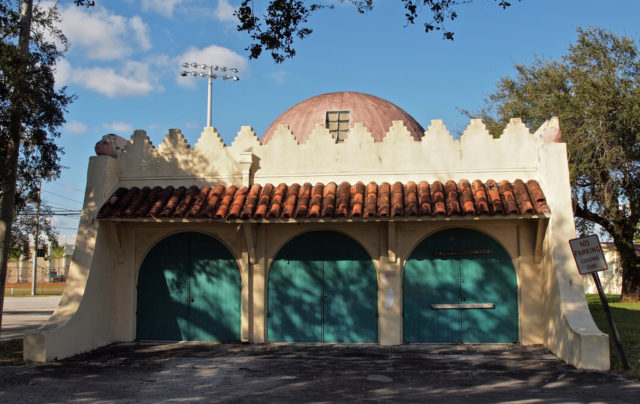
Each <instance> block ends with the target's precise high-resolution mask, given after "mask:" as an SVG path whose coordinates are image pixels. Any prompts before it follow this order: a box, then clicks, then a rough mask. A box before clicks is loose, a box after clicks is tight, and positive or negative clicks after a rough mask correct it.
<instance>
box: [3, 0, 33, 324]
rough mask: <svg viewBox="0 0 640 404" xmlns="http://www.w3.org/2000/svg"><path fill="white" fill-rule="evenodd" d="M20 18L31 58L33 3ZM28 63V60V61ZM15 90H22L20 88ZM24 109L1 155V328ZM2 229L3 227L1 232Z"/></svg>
mask: <svg viewBox="0 0 640 404" xmlns="http://www.w3.org/2000/svg"><path fill="white" fill-rule="evenodd" d="M20 11H21V17H20V38H19V39H18V47H19V48H20V51H21V52H22V54H23V55H25V56H28V55H29V42H30V39H31V14H32V13H33V0H22V3H21V9H20ZM25 60H26V59H25ZM16 90H18V91H19V90H20V88H17V89H16ZM22 130H23V129H22V110H21V108H20V106H19V105H15V106H13V108H12V113H11V122H10V123H9V131H10V134H11V137H10V139H9V142H8V144H7V152H6V155H5V156H0V157H2V158H4V159H5V161H6V162H7V166H6V167H7V171H6V172H5V173H3V179H2V193H3V195H2V212H1V213H0V220H1V221H3V222H4V226H3V227H4V234H2V235H0V240H2V247H0V249H1V251H0V326H1V325H2V310H3V309H4V288H5V285H6V283H7V265H8V263H9V246H10V245H11V244H10V238H11V227H12V226H13V215H14V212H15V209H14V205H15V199H16V181H17V178H18V157H19V156H20V142H21V140H22ZM1 230H2V229H1V228H0V231H1Z"/></svg>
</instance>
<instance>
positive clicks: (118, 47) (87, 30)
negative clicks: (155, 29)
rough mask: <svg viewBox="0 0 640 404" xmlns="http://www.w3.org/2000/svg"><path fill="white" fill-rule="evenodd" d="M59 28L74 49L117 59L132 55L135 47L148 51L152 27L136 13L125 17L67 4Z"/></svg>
mask: <svg viewBox="0 0 640 404" xmlns="http://www.w3.org/2000/svg"><path fill="white" fill-rule="evenodd" d="M61 13H62V23H61V25H60V28H61V29H62V32H64V34H65V35H66V36H67V38H68V39H69V43H70V44H71V48H72V49H81V50H83V51H84V52H85V54H86V56H87V57H88V58H89V59H97V60H114V59H122V58H125V57H127V56H129V55H130V54H131V53H133V51H134V46H135V47H137V48H139V49H142V50H149V49H150V48H151V38H150V35H149V27H148V26H147V24H145V23H144V21H143V20H142V19H141V18H140V17H138V16H134V17H131V18H127V17H123V16H121V15H118V14H114V13H112V12H111V11H108V10H106V9H105V8H103V7H99V6H98V7H93V8H90V9H84V8H81V7H76V6H75V5H71V4H70V5H68V6H67V7H66V8H64V9H63V10H62V11H61Z"/></svg>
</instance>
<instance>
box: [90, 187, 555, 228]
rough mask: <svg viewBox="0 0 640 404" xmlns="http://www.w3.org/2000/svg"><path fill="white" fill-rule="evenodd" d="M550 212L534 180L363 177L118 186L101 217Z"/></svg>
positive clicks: (317, 216) (232, 217)
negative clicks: (353, 179) (357, 179)
mask: <svg viewBox="0 0 640 404" xmlns="http://www.w3.org/2000/svg"><path fill="white" fill-rule="evenodd" d="M540 213H549V207H548V206H547V202H546V199H545V196H544V194H543V193H542V190H541V189H540V186H539V185H538V183H537V182H536V181H534V180H530V181H527V182H526V183H525V182H524V181H522V180H515V181H514V182H513V183H511V182H508V181H501V182H500V183H497V182H495V181H493V180H489V181H487V182H485V183H483V182H481V181H479V180H476V181H473V183H469V181H467V180H462V181H460V182H459V183H457V184H456V183H455V182H454V181H447V182H446V183H444V184H443V183H442V182H440V181H435V182H433V183H428V182H426V181H422V182H420V183H418V184H416V183H415V182H408V183H406V184H402V183H400V182H396V183H394V184H389V183H386V182H383V183H382V184H377V183H375V182H370V183H369V184H367V185H366V186H365V185H364V184H363V183H362V182H358V183H356V184H353V185H351V184H349V183H347V182H343V183H341V184H340V185H337V184H335V183H333V182H331V183H328V184H321V183H318V184H316V185H311V184H310V183H305V184H302V185H299V184H292V185H285V184H280V185H278V186H274V185H272V184H266V185H264V186H261V185H253V186H251V188H248V187H241V188H238V187H236V186H234V185H231V186H229V187H224V186H222V185H217V186H204V187H202V188H199V187H197V186H195V185H194V186H192V187H190V188H186V187H178V188H174V187H172V186H168V187H166V188H161V187H155V188H149V187H144V188H142V189H140V188H138V187H133V188H119V189H118V190H117V191H115V192H114V193H113V195H111V197H110V198H109V199H108V200H107V202H105V204H104V205H103V206H102V208H101V209H100V212H99V213H98V218H99V219H116V218H117V219H133V218H187V219H188V218H196V219H197V218H200V219H219V220H226V219H257V220H265V219H266V220H269V219H280V218H285V219H287V218H295V219H303V218H304V219H307V218H311V219H313V218H356V217H362V218H374V217H392V218H397V217H412V216H413V217H424V216H446V217H448V216H482V215H521V214H525V215H526V214H540Z"/></svg>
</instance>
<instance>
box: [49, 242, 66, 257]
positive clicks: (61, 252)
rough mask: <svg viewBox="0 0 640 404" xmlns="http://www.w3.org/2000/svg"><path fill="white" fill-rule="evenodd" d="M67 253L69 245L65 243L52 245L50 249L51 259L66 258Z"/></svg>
mask: <svg viewBox="0 0 640 404" xmlns="http://www.w3.org/2000/svg"><path fill="white" fill-rule="evenodd" d="M66 253H67V246H64V245H57V246H53V245H52V246H51V247H50V249H49V259H60V258H64V256H65V254H66Z"/></svg>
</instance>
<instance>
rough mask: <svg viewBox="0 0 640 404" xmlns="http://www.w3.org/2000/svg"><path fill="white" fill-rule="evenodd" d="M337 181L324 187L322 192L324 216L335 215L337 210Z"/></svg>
mask: <svg viewBox="0 0 640 404" xmlns="http://www.w3.org/2000/svg"><path fill="white" fill-rule="evenodd" d="M337 187H338V186H337V185H336V183H335V182H330V183H328V184H327V186H326V187H324V192H323V194H322V212H321V216H322V217H333V216H334V215H335V212H336V189H337Z"/></svg>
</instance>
